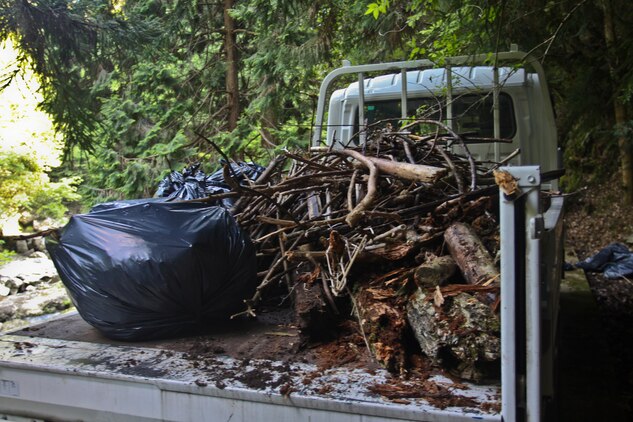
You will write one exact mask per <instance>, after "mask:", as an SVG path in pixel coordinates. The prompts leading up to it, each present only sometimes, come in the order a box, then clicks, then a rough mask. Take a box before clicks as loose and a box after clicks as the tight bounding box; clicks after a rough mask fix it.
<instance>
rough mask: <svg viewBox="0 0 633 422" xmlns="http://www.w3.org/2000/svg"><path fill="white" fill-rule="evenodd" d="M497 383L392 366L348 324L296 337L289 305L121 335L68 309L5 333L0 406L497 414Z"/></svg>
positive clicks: (22, 410)
mask: <svg viewBox="0 0 633 422" xmlns="http://www.w3.org/2000/svg"><path fill="white" fill-rule="evenodd" d="M499 410H500V386H499V384H498V383H496V384H491V385H473V384H469V383H464V382H460V381H458V380H454V379H451V377H450V376H449V375H448V374H446V373H443V372H442V371H441V370H440V369H438V368H431V367H429V368H426V369H424V370H420V369H418V370H416V371H412V372H411V373H410V374H403V375H402V376H399V377H396V376H392V375H391V374H389V373H388V372H387V371H385V370H383V369H381V368H378V367H376V366H375V365H374V364H373V363H372V362H371V361H369V359H367V351H366V350H365V349H364V347H363V346H362V344H361V345H359V342H358V339H357V338H356V337H355V336H354V334H353V333H351V332H350V333H349V335H347V334H344V335H342V336H340V337H339V338H337V339H335V340H330V341H323V342H322V343H319V344H311V345H306V344H301V339H300V336H299V333H298V330H297V328H296V327H295V326H294V325H293V324H292V320H291V318H289V316H288V315H287V314H284V313H283V312H273V313H268V314H264V315H262V316H260V317H258V318H257V319H255V320H241V321H233V322H231V323H228V324H226V325H224V326H222V327H216V328H210V329H209V330H208V332H206V333H205V334H203V335H199V336H194V337H186V338H181V339H172V340H163V341H153V342H142V343H122V342H115V341H111V340H108V339H106V338H105V337H103V336H101V335H100V334H99V332H98V331H97V330H96V329H94V328H92V327H91V326H90V325H88V324H87V323H85V322H84V321H83V320H82V319H81V318H80V316H79V315H78V314H76V313H71V314H68V315H65V316H63V317H60V318H58V319H55V320H51V321H48V322H45V323H42V324H39V325H35V326H32V327H29V328H27V329H24V330H20V331H16V332H13V333H10V334H5V335H3V336H1V337H0V415H2V414H7V415H13V416H26V417H30V418H41V419H45V420H91V421H101V420H104V421H105V420H125V421H149V420H174V421H194V420H214V421H215V420H217V421H229V420H230V421H243V420H276V421H298V420H310V421H321V420H323V421H326V420H327V421H328V422H330V421H380V420H403V421H409V420H414V421H464V420H473V419H475V420H488V421H499V420H501V416H500V414H499Z"/></svg>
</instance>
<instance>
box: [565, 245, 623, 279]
mask: <svg viewBox="0 0 633 422" xmlns="http://www.w3.org/2000/svg"><path fill="white" fill-rule="evenodd" d="M576 267H578V268H582V269H583V270H587V271H595V272H602V274H603V275H604V276H605V278H610V279H615V278H621V277H630V276H632V275H633V252H631V251H630V250H629V248H628V247H627V246H626V245H624V244H622V243H617V242H614V243H611V244H609V245H608V246H606V247H604V248H602V249H601V250H600V251H599V252H598V253H597V254H595V255H593V256H591V257H589V258H587V259H585V260H584V261H580V262H578V263H576Z"/></svg>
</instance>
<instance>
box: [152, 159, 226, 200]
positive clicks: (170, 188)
mask: <svg viewBox="0 0 633 422" xmlns="http://www.w3.org/2000/svg"><path fill="white" fill-rule="evenodd" d="M228 191H229V189H228V187H226V188H225V187H222V186H218V185H213V184H211V183H208V182H207V175H206V174H205V173H204V172H203V171H202V170H200V163H197V164H193V165H191V166H189V167H187V168H185V169H184V170H183V171H182V173H180V172H177V171H173V172H171V173H170V174H169V175H167V177H165V178H164V179H163V180H161V181H160V183H159V184H158V189H157V190H156V194H155V195H154V196H156V197H159V198H168V199H199V198H205V197H207V196H209V195H211V194H214V193H222V192H228Z"/></svg>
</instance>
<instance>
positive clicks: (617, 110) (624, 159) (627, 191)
mask: <svg viewBox="0 0 633 422" xmlns="http://www.w3.org/2000/svg"><path fill="white" fill-rule="evenodd" d="M602 8H603V12H604V39H605V44H606V47H607V63H608V65H609V75H610V77H611V86H612V90H613V114H614V119H615V125H616V127H618V126H621V125H623V124H624V123H626V109H625V106H624V104H623V103H622V101H621V100H620V96H619V86H618V85H619V79H620V78H619V77H618V74H617V68H618V63H617V62H618V60H617V55H616V54H615V52H614V48H615V46H616V33H615V26H614V23H613V7H612V5H611V0H603V3H602ZM618 149H619V152H620V173H621V176H622V187H623V189H624V200H625V202H626V203H627V204H629V205H631V204H633V157H632V155H633V151H631V147H630V146H629V143H628V142H627V140H626V138H625V137H624V136H623V135H620V136H618Z"/></svg>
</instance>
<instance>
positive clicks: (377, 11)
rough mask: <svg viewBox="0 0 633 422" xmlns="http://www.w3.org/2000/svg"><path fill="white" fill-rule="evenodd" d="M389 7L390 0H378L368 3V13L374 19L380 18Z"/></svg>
mask: <svg viewBox="0 0 633 422" xmlns="http://www.w3.org/2000/svg"><path fill="white" fill-rule="evenodd" d="M388 7H389V0H377V1H376V2H375V3H369V4H368V5H367V10H366V11H365V14H366V15H372V16H373V17H374V19H378V17H379V16H380V15H381V14H385V13H387V8H388Z"/></svg>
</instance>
